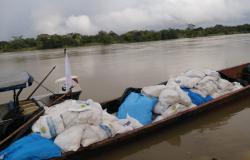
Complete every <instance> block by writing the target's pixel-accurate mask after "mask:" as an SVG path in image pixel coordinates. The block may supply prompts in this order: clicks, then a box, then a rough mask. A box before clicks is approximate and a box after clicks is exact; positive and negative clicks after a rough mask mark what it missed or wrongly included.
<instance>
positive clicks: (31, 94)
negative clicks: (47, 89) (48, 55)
mask: <svg viewBox="0 0 250 160" xmlns="http://www.w3.org/2000/svg"><path fill="white" fill-rule="evenodd" d="M55 68H56V66H54V67H53V68H52V69H51V70H50V71H49V73H48V74H47V75H46V76H45V77H44V78H43V80H42V81H41V82H40V83H39V84H38V86H37V87H36V88H35V89H34V90H33V92H31V93H30V95H29V96H28V97H27V99H26V100H28V99H30V97H32V96H33V94H34V93H35V92H36V91H37V89H38V88H39V87H40V86H41V85H42V84H43V82H44V81H45V80H46V79H47V78H48V77H49V75H50V74H51V73H52V72H53V71H54V69H55Z"/></svg>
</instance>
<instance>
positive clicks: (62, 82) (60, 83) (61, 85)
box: [55, 76, 82, 99]
mask: <svg viewBox="0 0 250 160" xmlns="http://www.w3.org/2000/svg"><path fill="white" fill-rule="evenodd" d="M71 78H72V88H71V94H70V97H69V98H71V99H79V96H80V94H81V92H82V89H81V87H80V84H79V81H78V77H77V76H72V77H71ZM55 83H56V95H58V96H62V95H64V94H66V93H67V90H66V78H65V77H63V78H60V79H57V80H56V81H55Z"/></svg>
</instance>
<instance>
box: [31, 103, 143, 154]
mask: <svg viewBox="0 0 250 160" xmlns="http://www.w3.org/2000/svg"><path fill="white" fill-rule="evenodd" d="M141 126H142V125H141V124H140V123H139V122H138V121H137V120H135V119H134V118H132V117H130V116H127V119H122V120H120V119H118V118H117V117H116V116H114V115H112V114H109V113H107V112H106V111H105V110H103V109H102V107H101V105H100V104H99V103H97V102H94V101H93V100H87V101H76V100H67V101H65V102H63V103H60V104H58V105H55V106H53V107H50V108H46V110H45V115H43V116H41V117H40V118H39V119H38V120H37V121H36V123H35V124H34V125H33V126H32V130H33V132H39V133H40V134H41V135H42V136H43V137H46V138H50V139H51V138H55V140H54V142H55V143H56V144H57V145H58V146H59V147H61V148H62V150H63V151H64V152H67V151H76V150H78V148H79V147H80V145H82V146H83V147H86V146H88V145H90V144H93V143H95V142H98V141H102V140H104V139H107V138H108V137H113V136H115V135H116V134H121V133H124V132H127V131H131V130H133V129H135V128H139V127H141Z"/></svg>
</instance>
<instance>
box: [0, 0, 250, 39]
mask: <svg viewBox="0 0 250 160" xmlns="http://www.w3.org/2000/svg"><path fill="white" fill-rule="evenodd" d="M2 1H3V3H1V6H0V21H1V22H2V23H1V24H0V40H1V39H3V38H6V37H11V35H12V36H13V34H19V35H36V34H39V33H48V34H54V33H58V34H65V33H70V32H79V33H82V34H95V33H97V32H98V30H107V31H109V30H113V31H115V32H118V33H123V32H126V31H129V30H134V29H156V30H158V29H162V28H168V27H179V26H182V27H185V26H186V25H187V24H188V23H193V24H196V25H198V26H208V25H215V24H226V25H227V24H231V25H235V24H241V23H249V20H250V18H249V17H250V8H249V6H250V1H249V0H126V1H124V0H105V1H100V0H91V1H87V0H86V1H85V0H72V1H68V0H53V1H51V0H36V1H33V0H25V1H22V3H21V2H20V3H18V5H13V3H15V1H18V0H2ZM6 8H8V9H6ZM9 10H11V14H10V13H9ZM17 24H18V25H17ZM27 26H28V27H29V29H26V30H25V28H27Z"/></svg>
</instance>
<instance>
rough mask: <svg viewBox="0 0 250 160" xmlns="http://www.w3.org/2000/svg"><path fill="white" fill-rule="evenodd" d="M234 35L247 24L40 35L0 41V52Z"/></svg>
mask: <svg viewBox="0 0 250 160" xmlns="http://www.w3.org/2000/svg"><path fill="white" fill-rule="evenodd" d="M237 33H250V24H244V25H238V26H223V25H215V26H213V27H208V28H202V27H195V25H193V24H189V25H188V27H187V28H186V29H172V28H169V29H164V30H160V31H153V30H143V31H137V30H134V31H129V32H127V33H124V34H121V35H118V34H116V33H115V32H113V31H110V32H105V31H100V32H99V33H98V34H97V35H81V34H79V33H69V34H66V35H57V34H54V35H48V34H40V35H38V36H37V37H36V38H24V37H23V36H19V37H13V38H12V40H10V41H0V52H9V51H18V50H33V49H51V48H62V47H74V46H85V45H94V44H112V43H131V42H146V41H158V40H170V39H177V38H193V37H204V36H213V35H228V34H237Z"/></svg>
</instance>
